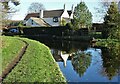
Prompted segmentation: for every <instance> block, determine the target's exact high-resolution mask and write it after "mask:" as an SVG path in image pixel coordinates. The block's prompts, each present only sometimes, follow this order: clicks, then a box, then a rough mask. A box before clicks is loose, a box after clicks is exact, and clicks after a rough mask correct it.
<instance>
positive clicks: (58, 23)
mask: <svg viewBox="0 0 120 84" xmlns="http://www.w3.org/2000/svg"><path fill="white" fill-rule="evenodd" d="M43 19H44V21H45V22H46V23H48V24H49V25H51V26H60V18H58V22H53V18H43Z"/></svg>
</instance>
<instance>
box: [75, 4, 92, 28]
mask: <svg viewBox="0 0 120 84" xmlns="http://www.w3.org/2000/svg"><path fill="white" fill-rule="evenodd" d="M73 25H74V27H75V28H76V29H80V28H85V27H88V28H89V27H91V26H92V13H91V12H90V11H89V9H88V7H87V6H86V4H85V2H80V3H79V4H78V5H77V6H76V7H75V12H74V19H73Z"/></svg>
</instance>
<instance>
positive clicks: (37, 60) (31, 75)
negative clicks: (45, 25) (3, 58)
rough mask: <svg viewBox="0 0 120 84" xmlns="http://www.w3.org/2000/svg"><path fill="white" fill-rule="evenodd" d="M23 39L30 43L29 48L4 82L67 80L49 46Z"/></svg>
mask: <svg viewBox="0 0 120 84" xmlns="http://www.w3.org/2000/svg"><path fill="white" fill-rule="evenodd" d="M7 38H8V37H7ZM16 38H18V37H15V38H14V37H13V38H11V39H13V40H15V39H16ZM21 39H22V40H24V41H26V42H27V43H28V44H29V45H28V48H27V50H26V52H25V54H24V55H23V57H22V59H21V61H20V62H19V63H18V65H17V66H16V67H15V68H14V69H13V70H12V71H11V73H9V75H8V76H7V77H6V78H5V79H4V81H3V82H66V79H65V78H64V76H63V75H62V73H61V71H60V69H59V67H58V65H57V64H56V62H55V60H54V58H53V57H52V55H51V52H50V49H49V48H48V47H47V46H45V45H44V44H41V43H40V42H37V41H34V40H30V39H26V38H21ZM11 50H12V49H11Z"/></svg>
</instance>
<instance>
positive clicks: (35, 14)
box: [24, 13, 39, 20]
mask: <svg viewBox="0 0 120 84" xmlns="http://www.w3.org/2000/svg"><path fill="white" fill-rule="evenodd" d="M30 17H39V13H29V14H27V16H26V17H25V19H24V20H28V19H29V18H30Z"/></svg>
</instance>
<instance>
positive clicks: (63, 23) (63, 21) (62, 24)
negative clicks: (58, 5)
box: [60, 18, 67, 26]
mask: <svg viewBox="0 0 120 84" xmlns="http://www.w3.org/2000/svg"><path fill="white" fill-rule="evenodd" d="M60 24H61V26H65V25H66V24H67V22H66V20H65V19H64V18H63V19H62V21H61V22H60Z"/></svg>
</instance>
